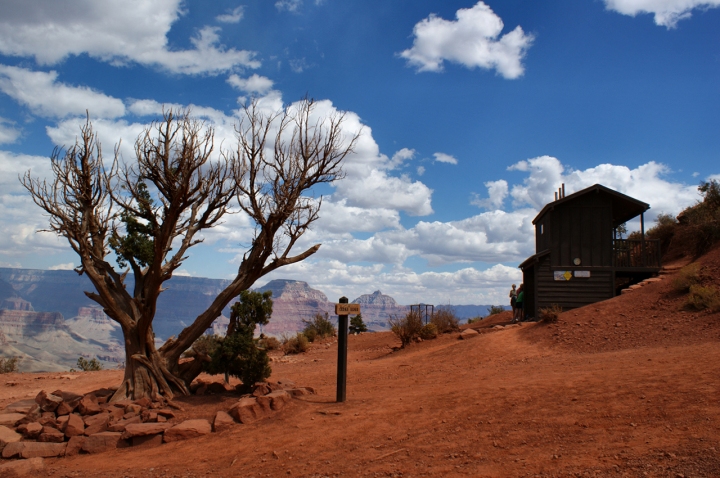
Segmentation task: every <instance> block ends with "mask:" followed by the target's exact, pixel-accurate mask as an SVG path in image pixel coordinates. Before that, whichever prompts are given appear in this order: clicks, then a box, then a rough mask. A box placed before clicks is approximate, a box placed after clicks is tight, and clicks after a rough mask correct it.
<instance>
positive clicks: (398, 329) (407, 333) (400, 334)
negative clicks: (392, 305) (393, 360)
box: [388, 312, 423, 347]
mask: <svg viewBox="0 0 720 478" xmlns="http://www.w3.org/2000/svg"><path fill="white" fill-rule="evenodd" d="M388 324H389V325H390V330H392V332H393V333H394V334H395V335H396V336H397V338H399V339H400V343H401V344H402V346H403V347H405V346H406V345H408V344H409V343H410V342H412V341H413V340H414V339H415V337H419V336H420V330H422V327H423V323H422V319H421V318H420V314H419V313H417V312H409V313H408V314H407V315H406V316H405V317H403V318H398V317H397V316H396V317H392V318H390V319H388Z"/></svg>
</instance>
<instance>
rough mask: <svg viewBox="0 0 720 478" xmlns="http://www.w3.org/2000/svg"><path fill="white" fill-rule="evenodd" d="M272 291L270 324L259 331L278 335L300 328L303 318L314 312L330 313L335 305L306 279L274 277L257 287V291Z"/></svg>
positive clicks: (301, 327) (311, 315)
mask: <svg viewBox="0 0 720 478" xmlns="http://www.w3.org/2000/svg"><path fill="white" fill-rule="evenodd" d="M268 290H270V291H272V293H273V295H272V300H273V314H272V318H271V320H270V323H269V324H268V325H266V326H264V327H263V330H262V332H263V333H265V334H268V335H275V336H280V335H283V334H293V333H295V332H297V331H299V330H302V329H303V327H304V325H303V322H302V321H303V320H310V319H312V318H313V317H314V316H315V314H325V313H326V312H327V313H328V314H332V313H333V312H334V311H335V305H334V304H332V303H330V301H328V298H327V296H326V295H325V294H323V293H322V292H320V291H319V290H317V289H313V288H312V287H310V286H309V285H308V283H307V282H302V281H293V280H285V279H277V280H273V281H270V282H268V283H267V284H265V285H264V286H263V287H260V288H258V289H257V291H259V292H265V291H268Z"/></svg>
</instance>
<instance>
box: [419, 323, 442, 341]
mask: <svg viewBox="0 0 720 478" xmlns="http://www.w3.org/2000/svg"><path fill="white" fill-rule="evenodd" d="M437 336H438V333H437V327H435V324H433V323H429V324H425V325H423V326H422V328H421V329H420V333H419V337H420V338H421V339H423V340H431V339H435V338H437Z"/></svg>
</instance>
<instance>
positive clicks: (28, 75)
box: [0, 65, 125, 118]
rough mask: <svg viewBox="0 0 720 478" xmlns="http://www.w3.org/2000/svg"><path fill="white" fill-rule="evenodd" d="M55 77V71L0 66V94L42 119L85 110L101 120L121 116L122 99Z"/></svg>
mask: <svg viewBox="0 0 720 478" xmlns="http://www.w3.org/2000/svg"><path fill="white" fill-rule="evenodd" d="M57 77H58V74H57V72H55V71H50V72H44V71H31V70H28V69H25V68H18V67H15V66H5V65H0V91H2V92H3V93H5V94H6V95H8V96H10V97H11V98H13V99H14V100H15V101H17V102H18V103H20V104H22V105H25V106H27V107H28V108H29V109H30V111H32V112H33V113H35V114H37V115H40V116H45V117H55V118H63V117H66V116H70V115H82V114H84V113H85V111H86V110H89V111H90V112H91V114H93V115H94V116H101V117H104V118H117V117H119V116H123V115H124V114H125V105H124V103H123V102H122V100H119V99H117V98H113V97H111V96H107V95H105V94H103V93H100V92H98V91H95V90H93V89H91V88H88V87H86V86H70V85H66V84H63V83H60V82H58V81H57Z"/></svg>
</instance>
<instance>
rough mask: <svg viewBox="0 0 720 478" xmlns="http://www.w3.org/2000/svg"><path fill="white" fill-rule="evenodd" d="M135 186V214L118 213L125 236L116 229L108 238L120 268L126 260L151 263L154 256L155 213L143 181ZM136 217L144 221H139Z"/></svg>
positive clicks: (145, 264)
mask: <svg viewBox="0 0 720 478" xmlns="http://www.w3.org/2000/svg"><path fill="white" fill-rule="evenodd" d="M137 188H138V193H137V197H138V200H137V215H133V214H131V213H130V212H128V211H123V212H122V213H121V214H120V220H121V221H122V222H123V224H125V236H121V235H120V234H119V232H118V231H117V229H116V230H114V231H113V233H112V236H110V240H109V244H110V247H111V248H112V250H113V251H115V254H116V255H117V263H118V266H120V267H122V268H124V267H127V265H128V262H129V263H131V264H133V263H136V264H137V265H139V266H140V267H146V266H147V265H148V264H151V263H152V261H153V256H154V253H153V249H154V248H155V241H154V234H153V224H154V223H155V213H154V211H153V200H152V198H151V197H150V192H149V191H148V189H147V186H146V185H145V183H143V182H140V183H138V186H137ZM138 218H140V219H143V220H144V221H145V222H141V221H139V220H138Z"/></svg>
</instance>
